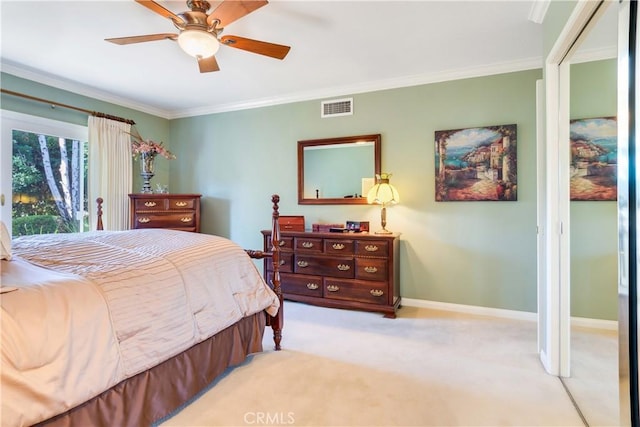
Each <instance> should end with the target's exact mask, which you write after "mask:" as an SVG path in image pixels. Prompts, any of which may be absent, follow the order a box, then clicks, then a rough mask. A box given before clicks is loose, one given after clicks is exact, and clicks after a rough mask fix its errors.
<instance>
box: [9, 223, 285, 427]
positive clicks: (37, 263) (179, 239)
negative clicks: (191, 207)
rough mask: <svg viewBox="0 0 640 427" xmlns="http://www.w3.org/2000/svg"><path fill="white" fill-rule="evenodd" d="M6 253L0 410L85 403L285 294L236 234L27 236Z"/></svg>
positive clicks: (44, 411) (32, 415) (12, 413)
mask: <svg viewBox="0 0 640 427" xmlns="http://www.w3.org/2000/svg"><path fill="white" fill-rule="evenodd" d="M12 251H13V259H12V260H11V261H5V260H3V261H2V282H1V284H2V289H3V293H2V294H1V296H0V302H1V305H2V313H1V316H2V317H1V325H0V326H1V337H0V338H1V340H2V350H1V362H2V366H1V371H0V382H1V385H2V390H1V391H2V407H1V410H2V412H1V414H0V416H1V419H2V424H3V425H12V426H14V425H15V426H21V425H30V424H33V423H36V422H39V421H42V420H45V419H48V418H50V417H52V416H54V415H57V414H59V413H62V412H65V411H66V410H68V409H70V408H72V407H74V406H77V405H78V404H81V403H83V402H85V401H87V400H89V399H91V398H92V397H94V396H96V395H98V394H100V393H101V392H103V391H105V390H107V389H109V388H110V387H112V386H113V385H115V384H117V383H119V382H120V381H122V380H124V379H126V378H129V377H131V376H133V375H136V374H138V373H140V372H142V371H144V370H146V369H148V368H150V367H153V366H155V365H157V364H159V363H161V362H163V361H165V360H167V359H168V358H170V357H172V356H174V355H176V354H178V353H180V352H182V351H184V350H185V349H187V348H189V347H191V346H193V345H194V344H196V343H198V342H201V341H202V340H204V339H206V338H208V337H210V336H212V335H214V334H215V333H217V332H219V331H221V330H222V329H224V328H226V327H228V326H230V325H232V324H233V323H235V322H237V321H238V320H240V319H241V318H243V317H245V316H248V315H251V314H254V313H257V312H258V311H261V310H267V312H269V314H271V315H274V314H275V313H276V312H277V310H278V299H277V297H276V295H275V294H274V293H273V292H272V291H271V289H270V288H269V286H268V285H267V284H266V283H265V282H264V280H263V279H262V277H261V275H260V273H259V272H258V270H257V268H256V267H255V265H254V264H253V262H252V261H251V259H250V258H249V257H248V256H247V255H246V253H245V252H244V250H243V249H242V248H240V247H239V246H237V245H236V244H234V243H233V242H231V241H230V240H228V239H225V238H222V237H218V236H211V235H206V234H198V233H186V232H181V231H172V230H159V229H147V230H131V231H123V232H107V231H100V232H90V233H77V234H56V235H41V236H29V237H20V238H17V239H15V240H14V241H13V247H12Z"/></svg>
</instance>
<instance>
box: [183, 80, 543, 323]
mask: <svg viewBox="0 0 640 427" xmlns="http://www.w3.org/2000/svg"><path fill="white" fill-rule="evenodd" d="M540 76H541V72H540V70H534V71H526V72H518V73H510V74H503V75H496V76H490V77H482V78H473V79H465V80H459V81H453V82H445V83H438V84H430V85H423V86H417V87H410V88H401V89H394V90H387V91H379V92H371V93H366V94H358V95H354V96H353V97H354V115H353V116H346V117H336V118H329V119H322V118H320V101H309V102H300V103H294V104H288V105H280V106H274V107H267V108H260V109H254V110H246V111H238V112H229V113H223V114H213V115H207V116H200V117H193V118H184V119H178V120H173V121H172V122H171V140H173V141H177V140H178V139H180V140H181V142H182V144H176V146H175V149H176V154H177V155H178V160H176V164H177V170H182V171H185V172H184V173H182V174H180V175H179V176H175V175H174V176H172V187H174V188H177V189H179V190H180V191H197V192H200V193H202V194H204V200H203V206H204V213H203V230H204V231H205V232H208V233H217V234H223V235H229V236H231V238H232V239H233V240H235V241H238V242H239V243H241V244H242V245H244V246H246V247H254V246H256V245H258V246H259V245H260V244H261V240H260V237H261V235H260V234H259V230H260V229H265V228H268V227H269V209H270V205H269V203H268V202H269V196H270V195H271V194H272V193H278V194H280V196H281V199H282V201H281V213H282V214H285V215H304V216H305V218H306V222H307V226H308V227H309V226H310V225H311V223H314V222H332V223H335V222H337V223H344V222H345V221H347V220H356V221H357V220H365V221H366V220H368V221H371V223H372V227H373V229H377V228H379V224H380V216H379V215H380V210H379V207H376V206H368V205H363V206H299V205H298V204H297V181H296V178H297V158H296V146H297V141H298V140H303V139H315V138H325V137H326V138H328V137H337V136H350V135H359V134H372V133H380V134H382V170H383V172H390V173H393V177H392V179H391V182H392V183H393V184H394V185H395V186H396V187H397V188H398V191H399V192H400V196H401V204H399V205H396V206H394V207H392V208H390V209H388V211H387V219H388V224H387V228H389V229H390V230H393V231H398V232H401V233H402V244H401V275H400V276H401V294H402V296H404V297H407V298H418V299H426V300H435V301H442V302H450V303H459V304H470V305H478V306H485V307H496V308H504V309H512V310H523V311H530V312H534V311H536V310H537V307H536V222H535V200H536V188H535V83H536V80H537V79H539V78H540ZM511 123H515V124H517V125H518V141H517V144H518V184H519V185H518V187H519V201H517V202H454V203H436V202H435V188H434V187H435V182H434V181H435V179H434V142H433V139H434V132H435V131H436V130H445V129H458V128H464V127H474V126H484V125H499V124H511ZM278 158H279V160H278Z"/></svg>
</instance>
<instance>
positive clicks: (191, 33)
mask: <svg viewBox="0 0 640 427" xmlns="http://www.w3.org/2000/svg"><path fill="white" fill-rule="evenodd" d="M178 44H179V45H180V47H181V48H182V50H184V51H185V52H186V53H188V54H189V55H191V56H193V57H196V58H198V57H200V58H208V57H210V56H213V55H215V53H216V52H217V51H218V49H219V48H220V42H219V41H218V39H217V38H216V36H214V35H213V34H212V33H209V32H207V31H202V30H184V31H182V32H181V33H180V35H179V36H178Z"/></svg>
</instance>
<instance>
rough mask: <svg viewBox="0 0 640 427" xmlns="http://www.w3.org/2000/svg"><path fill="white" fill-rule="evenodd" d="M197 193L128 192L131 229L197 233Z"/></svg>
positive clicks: (198, 219) (198, 217) (198, 207)
mask: <svg viewBox="0 0 640 427" xmlns="http://www.w3.org/2000/svg"><path fill="white" fill-rule="evenodd" d="M200 197H201V195H200V194H129V220H130V228H131V229H132V230H133V229H137V228H169V229H172V230H182V231H192V232H196V233H199V232H200Z"/></svg>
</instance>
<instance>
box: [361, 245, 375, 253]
mask: <svg viewBox="0 0 640 427" xmlns="http://www.w3.org/2000/svg"><path fill="white" fill-rule="evenodd" d="M364 249H365V250H366V251H368V252H376V251H377V250H378V247H377V246H376V245H367V246H365V247H364Z"/></svg>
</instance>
